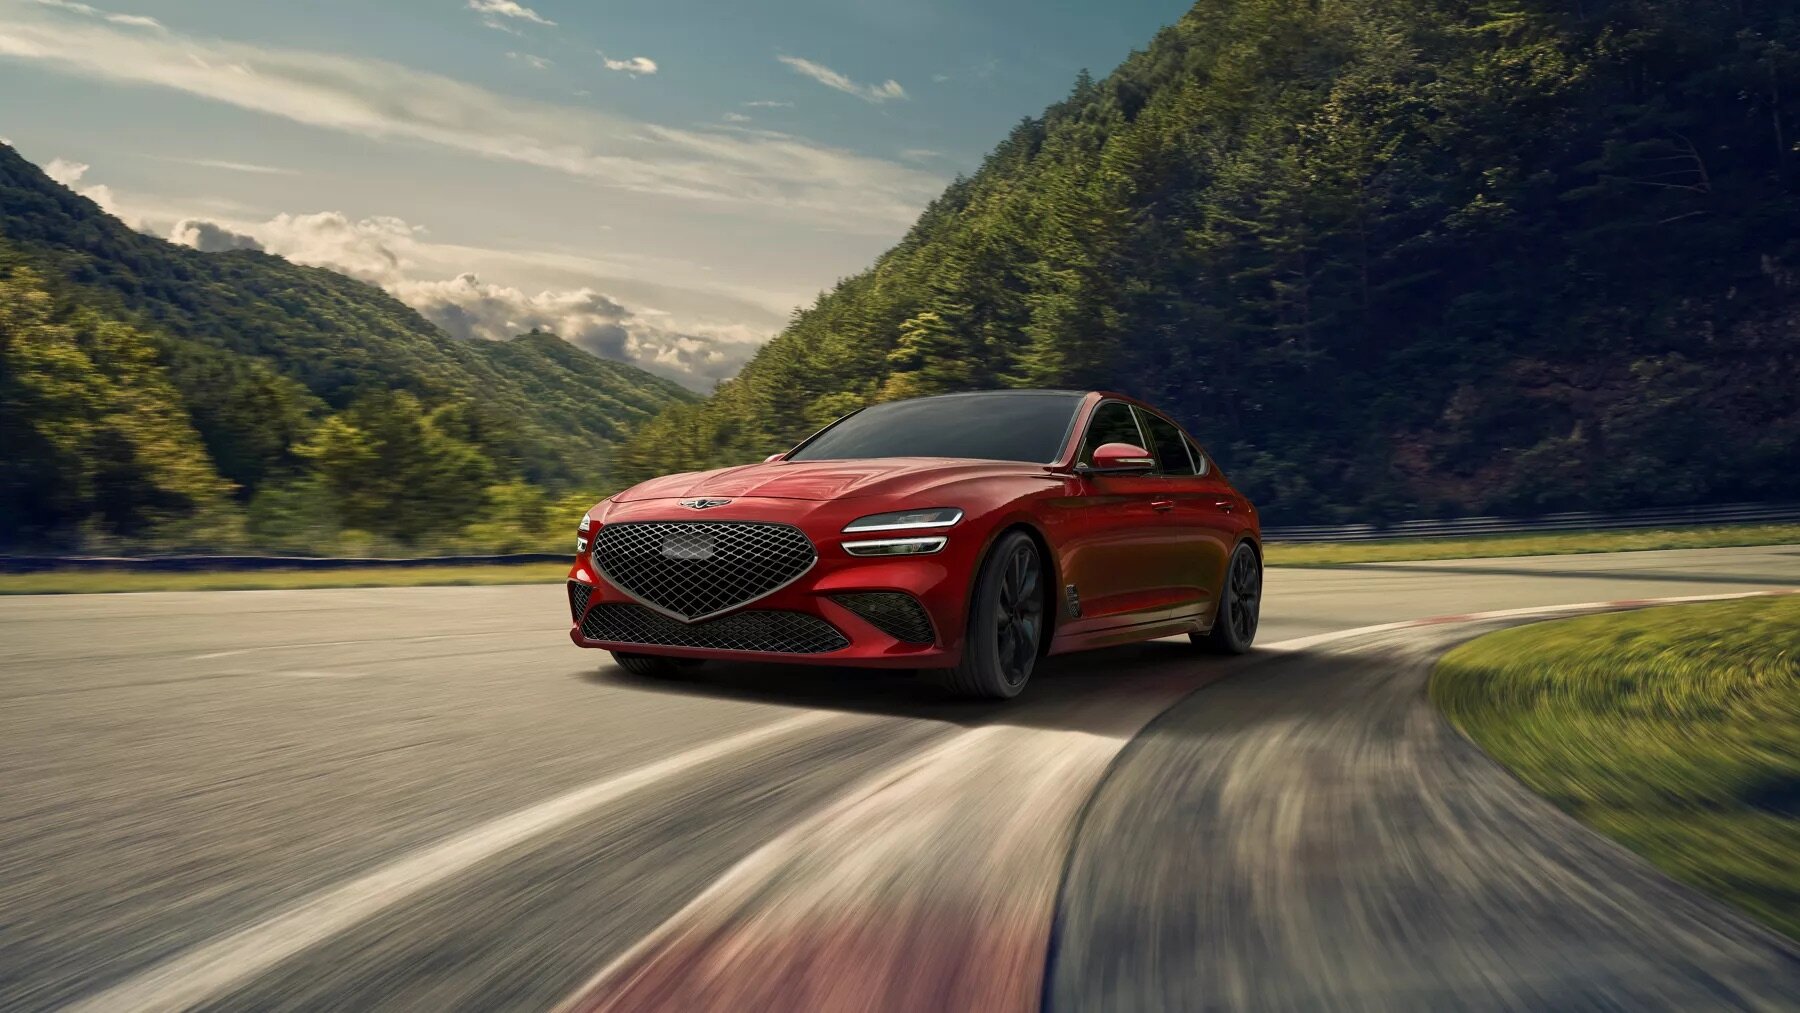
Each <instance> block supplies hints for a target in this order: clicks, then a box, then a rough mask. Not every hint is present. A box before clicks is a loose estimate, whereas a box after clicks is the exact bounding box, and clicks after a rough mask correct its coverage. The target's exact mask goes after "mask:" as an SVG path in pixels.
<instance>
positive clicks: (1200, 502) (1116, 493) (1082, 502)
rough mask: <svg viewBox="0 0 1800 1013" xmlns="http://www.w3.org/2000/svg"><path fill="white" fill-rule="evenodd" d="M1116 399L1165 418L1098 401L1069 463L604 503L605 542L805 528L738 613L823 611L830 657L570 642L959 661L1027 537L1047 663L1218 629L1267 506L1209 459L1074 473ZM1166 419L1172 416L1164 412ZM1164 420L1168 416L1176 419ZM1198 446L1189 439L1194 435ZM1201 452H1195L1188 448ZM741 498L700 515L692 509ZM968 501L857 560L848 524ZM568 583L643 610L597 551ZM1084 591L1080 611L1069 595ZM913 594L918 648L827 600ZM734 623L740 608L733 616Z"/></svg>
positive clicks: (888, 461) (679, 654)
mask: <svg viewBox="0 0 1800 1013" xmlns="http://www.w3.org/2000/svg"><path fill="white" fill-rule="evenodd" d="M1107 401H1122V402H1125V403H1127V404H1130V405H1133V406H1134V407H1136V408H1138V409H1140V410H1143V411H1147V412H1155V409H1153V408H1151V407H1150V406H1148V405H1145V404H1143V403H1142V402H1139V401H1136V400H1134V399H1132V398H1129V397H1125V396H1123V395H1119V394H1112V393H1106V392H1092V393H1089V394H1087V395H1086V396H1085V397H1084V398H1083V399H1082V401H1081V403H1080V406H1079V408H1078V409H1077V412H1076V419H1075V422H1074V424H1073V425H1072V426H1071V427H1070V431H1069V433H1068V435H1067V436H1066V437H1065V439H1064V442H1063V447H1062V450H1061V452H1060V454H1059V455H1058V457H1057V459H1056V460H1055V461H1054V462H1053V463H1050V464H1042V465H1040V464H1027V463H1015V462H1004V461H972V460H966V459H945V458H880V459H869V460H821V461H786V460H779V459H778V460H772V461H768V462H764V463H760V464H750V465H743V466H739V467H732V468H722V469H719V470H715V471H706V472H698V473H689V474H679V475H669V476H665V477H662V478H657V479H652V480H650V481H647V482H643V483H641V484H639V485H637V486H634V487H632V488H631V489H628V490H626V491H624V492H622V493H620V494H618V495H616V496H613V497H611V498H609V499H607V500H603V501H602V502H601V503H599V504H597V505H596V506H595V507H594V509H593V510H591V511H590V512H589V518H590V520H591V522H592V523H593V524H594V525H595V528H594V530H595V532H598V531H599V530H600V529H601V528H603V527H604V526H605V525H609V524H620V523H624V522H632V521H696V520H705V521H761V522H777V523H785V524H790V525H793V526H795V527H797V528H799V529H800V530H801V531H802V532H804V533H805V534H806V535H807V537H808V538H810V539H811V541H812V543H813V546H814V548H815V551H816V552H817V556H818V558H817V562H816V563H815V564H814V565H813V566H812V568H811V569H810V570H808V571H806V572H805V573H804V575H802V576H801V577H800V578H798V579H796V580H795V581H794V582H793V583H791V584H789V585H787V586H786V587H783V588H781V589H779V590H777V591H774V592H773V593H771V594H769V595H767V596H765V597H762V598H759V599H756V600H755V601H754V602H749V603H745V604H743V605H741V606H739V607H737V608H735V609H733V610H732V611H742V610H762V609H769V610H784V611H793V612H801V613H806V614H808V615H812V616H817V617H819V618H822V619H824V620H825V621H826V622H828V623H830V624H831V625H832V626H834V627H836V628H837V629H838V630H839V631H841V632H842V633H843V634H844V636H845V637H847V638H848V640H849V646H847V647H844V648H842V649H840V650H835V651H829V652H826V653H818V654H786V653H771V652H762V651H756V652H751V651H725V650H716V649H710V648H700V647H673V646H648V645H644V644H637V643H624V642H616V641H603V640H594V639H590V638H588V637H586V636H584V635H583V634H582V632H581V629H580V622H579V617H572V620H571V626H570V630H569V635H570V638H571V639H572V640H573V641H574V642H575V643H576V644H578V645H580V646H582V647H594V648H603V649H609V650H616V651H624V652H629V653H639V654H653V655H659V656H664V657H676V658H697V659H722V660H735V661H747V662H756V661H761V662H769V661H777V662H781V663H784V664H787V663H796V664H823V665H852V666H867V667H889V668H943V667H950V666H953V665H955V664H956V663H957V662H958V661H959V660H960V658H961V656H962V649H963V639H964V636H965V631H966V629H967V626H968V603H969V600H970V596H971V591H972V588H973V586H974V582H975V577H976V574H977V573H978V571H979V568H980V566H981V563H982V560H983V558H984V557H985V555H986V553H987V550H988V548H989V546H990V545H992V544H993V542H994V540H995V539H996V538H998V537H999V536H1000V535H1001V534H1003V533H1005V532H1007V531H1009V530H1012V529H1014V528H1023V529H1026V530H1028V531H1030V532H1031V533H1032V534H1033V535H1034V536H1035V537H1036V539H1037V540H1038V542H1039V544H1040V548H1041V549H1043V550H1045V551H1046V561H1047V563H1048V565H1049V566H1050V568H1051V571H1052V572H1051V576H1052V577H1053V582H1052V584H1051V588H1052V590H1053V591H1054V594H1053V595H1052V596H1051V598H1052V600H1051V601H1050V602H1049V606H1050V607H1049V608H1047V609H1046V614H1048V615H1050V616H1051V617H1052V620H1051V621H1052V623H1053V625H1052V629H1051V631H1050V633H1051V636H1050V639H1049V641H1048V644H1047V650H1046V652H1045V653H1050V654H1056V653H1062V652H1066V651H1074V650H1082V649H1086V648H1090V647H1100V646H1106V645H1111V644H1119V643H1128V642H1132V641H1137V640H1145V639H1153V638H1156V637H1162V636H1170V635H1174V634H1179V633H1186V632H1204V631H1205V630H1207V629H1208V628H1210V626H1211V624H1212V618H1213V613H1214V611H1215V609H1216V606H1217V595H1218V594H1219V591H1220V588H1221V586H1222V584H1223V582H1224V579H1225V570H1226V564H1227V562H1228V560H1229V559H1230V556H1231V553H1232V551H1233V550H1234V549H1235V548H1236V546H1237V545H1238V544H1239V543H1242V542H1249V543H1250V544H1252V545H1253V546H1256V548H1257V551H1258V552H1259V553H1260V551H1261V546H1260V538H1261V532H1260V526H1259V522H1258V518H1257V515H1256V511H1255V509H1254V508H1253V507H1252V506H1251V504H1250V502H1249V501H1248V500H1247V499H1245V498H1244V497H1243V495H1242V494H1240V493H1239V492H1238V491H1237V490H1236V489H1234V488H1233V487H1232V486H1231V484H1230V482H1229V480H1227V479H1226V477H1225V475H1224V474H1223V473H1221V472H1220V471H1219V470H1218V469H1217V467H1216V466H1212V465H1211V464H1210V459H1209V467H1208V468H1207V473H1206V474H1201V475H1162V474H1156V475H1083V474H1080V473H1078V472H1077V471H1076V468H1075V461H1076V457H1077V455H1078V454H1079V452H1080V448H1081V445H1082V440H1083V438H1084V435H1085V433H1086V431H1087V426H1088V422H1089V421H1090V419H1091V418H1092V416H1093V414H1094V412H1095V411H1096V410H1097V409H1098V407H1099V406H1100V405H1101V404H1103V403H1105V402H1107ZM1158 414H1160V413H1158ZM1165 418H1166V417H1165ZM1184 436H1185V433H1184ZM1188 439H1189V440H1190V442H1191V443H1194V446H1195V447H1198V444H1197V442H1194V441H1192V438H1191V437H1189V438H1188ZM695 498H717V499H725V500H729V502H726V503H723V504H720V505H717V506H712V507H710V508H707V509H705V510H703V511H700V510H694V509H690V508H688V507H684V506H682V505H680V501H681V500H684V499H695ZM938 507H956V508H960V509H961V510H962V511H963V517H962V520H961V521H960V522H958V523H957V524H955V525H954V526H953V527H949V528H945V529H941V530H936V531H930V532H895V533H894V534H896V535H908V534H920V533H926V534H942V535H945V536H946V538H947V541H946V543H945V545H944V548H943V549H942V550H941V551H939V552H936V553H933V554H930V555H918V556H895V557H864V556H852V555H850V554H849V553H848V552H847V551H846V550H845V549H844V548H843V547H842V546H843V543H844V542H846V541H857V540H862V539H867V538H869V537H871V536H870V535H868V534H845V533H844V531H843V529H844V527H845V526H846V525H848V524H849V523H850V522H852V521H854V520H856V519H858V518H861V517H866V516H869V515H872V514H881V513H888V512H891V511H899V510H908V509H927V508H938ZM569 580H571V581H574V582H578V583H580V584H584V585H587V586H589V587H591V588H592V589H593V590H592V593H591V597H590V598H589V600H588V606H589V607H591V606H592V605H593V604H596V603H601V602H611V603H636V599H634V598H633V596H632V595H630V594H628V593H627V592H626V591H624V590H623V589H621V588H619V587H617V586H614V585H613V584H612V583H611V582H610V581H608V580H607V579H606V577H605V576H604V575H603V574H602V573H601V571H600V569H599V568H598V567H597V566H596V564H595V560H594V559H593V558H591V555H590V554H588V553H583V554H582V555H579V556H577V558H576V560H575V562H574V565H573V566H572V567H571V568H570V570H569ZM1071 586H1072V587H1074V588H1076V589H1077V595H1078V599H1079V609H1078V611H1077V609H1076V608H1074V607H1072V606H1071V604H1070V601H1069V599H1068V596H1067V594H1066V589H1067V588H1069V587H1071ZM856 591H901V592H905V593H907V594H910V595H912V596H913V597H914V598H916V599H917V600H918V601H919V603H920V604H921V605H923V607H924V609H925V612H926V614H927V615H928V616H929V617H930V619H931V623H932V626H933V627H934V628H935V631H936V639H935V641H934V642H933V643H929V644H915V643H906V642H903V641H901V640H898V639H896V638H895V637H893V636H890V635H888V634H887V633H884V632H882V631H881V630H880V629H878V628H876V627H875V626H874V625H872V624H871V623H870V622H869V621H867V620H865V619H864V618H862V617H861V616H860V615H858V614H857V613H856V612H853V611H851V610H850V609H849V608H847V607H845V606H844V605H842V604H839V603H838V602H837V601H834V600H833V599H832V598H831V597H830V596H831V595H834V594H841V593H845V592H856ZM727 614H729V613H727Z"/></svg>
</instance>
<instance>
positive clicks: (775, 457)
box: [763, 450, 787, 464]
mask: <svg viewBox="0 0 1800 1013" xmlns="http://www.w3.org/2000/svg"><path fill="white" fill-rule="evenodd" d="M786 456H787V451H785V450H784V451H782V452H781V453H779V454H770V455H769V456H768V457H765V458H763V463H764V464H774V463H775V462H776V461H779V460H781V459H782V458H784V457H786Z"/></svg>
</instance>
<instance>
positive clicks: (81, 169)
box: [44, 158, 124, 219]
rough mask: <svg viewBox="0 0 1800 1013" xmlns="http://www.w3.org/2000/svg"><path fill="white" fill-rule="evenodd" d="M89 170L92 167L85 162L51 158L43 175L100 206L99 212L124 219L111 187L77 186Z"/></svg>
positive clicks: (101, 185)
mask: <svg viewBox="0 0 1800 1013" xmlns="http://www.w3.org/2000/svg"><path fill="white" fill-rule="evenodd" d="M91 168H93V167H92V166H90V165H88V164H87V163H86V162H77V161H75V160H73V159H69V158H52V159H51V160H50V161H49V163H48V164H46V165H45V166H44V175H46V176H49V177H50V178H51V179H53V180H55V181H57V182H58V183H61V184H62V185H63V186H66V187H68V188H69V189H71V190H74V191H75V192H76V193H78V194H80V195H81V196H83V197H86V198H87V199H88V200H91V201H93V202H94V203H95V204H98V205H100V210H102V211H104V212H106V213H107V214H109V215H112V216H113V217H115V218H121V219H122V218H124V214H123V213H122V212H121V211H120V210H119V201H118V198H117V197H116V196H114V195H113V191H112V187H110V186H107V185H106V184H104V183H100V184H97V185H95V186H78V185H77V184H79V183H80V182H81V180H82V178H83V177H85V176H86V175H87V174H88V170H89V169H91Z"/></svg>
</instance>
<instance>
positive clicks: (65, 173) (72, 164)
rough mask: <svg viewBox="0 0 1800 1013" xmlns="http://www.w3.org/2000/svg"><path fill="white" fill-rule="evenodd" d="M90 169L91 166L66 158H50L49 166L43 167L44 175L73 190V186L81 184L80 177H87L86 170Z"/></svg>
mask: <svg viewBox="0 0 1800 1013" xmlns="http://www.w3.org/2000/svg"><path fill="white" fill-rule="evenodd" d="M91 168H93V166H91V165H89V164H87V163H86V162H77V161H73V160H72V159H67V158H52V159H51V160H50V162H49V164H47V165H45V166H44V175H46V176H49V177H50V178H51V179H54V180H56V181H57V182H58V183H61V184H62V185H63V186H66V187H69V188H71V189H73V188H74V186H75V184H77V183H79V182H81V177H83V176H85V175H87V173H88V170H89V169H91Z"/></svg>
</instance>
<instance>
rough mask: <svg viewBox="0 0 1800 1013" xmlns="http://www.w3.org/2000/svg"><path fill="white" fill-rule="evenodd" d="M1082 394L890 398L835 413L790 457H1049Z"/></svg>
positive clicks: (1057, 450)
mask: <svg viewBox="0 0 1800 1013" xmlns="http://www.w3.org/2000/svg"><path fill="white" fill-rule="evenodd" d="M1082 397H1083V395H1081V394H1078V393H1073V392H1065V391H1032V392H1030V393H1026V392H1008V393H998V392H997V393H992V394H952V395H948V396H945V397H927V398H919V399H917V400H913V401H890V402H888V403H887V404H878V405H873V406H871V407H869V408H865V409H863V410H862V411H860V412H857V413H856V414H854V415H851V416H850V417H848V418H845V419H840V420H839V421H838V422H837V423H835V424H833V425H832V426H830V427H829V428H827V429H826V430H825V431H824V432H821V433H819V434H818V435H817V436H814V437H813V438H812V439H811V440H810V441H808V442H807V443H805V444H804V445H802V446H801V447H800V449H798V450H796V451H794V452H793V453H791V454H789V455H788V457H787V459H788V460H790V461H831V460H851V459H860V458H869V457H965V458H972V459H975V460H980V461H1029V462H1031V463H1033V464H1049V463H1050V462H1052V461H1054V460H1056V457H1057V454H1058V453H1060V452H1061V451H1062V447H1063V441H1064V440H1066V439H1067V438H1068V435H1069V426H1070V425H1071V424H1073V422H1074V421H1075V410H1076V409H1077V408H1079V407H1080V406H1081V399H1082Z"/></svg>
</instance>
